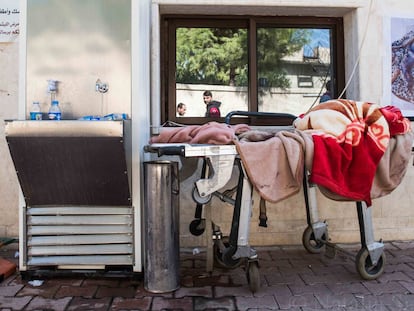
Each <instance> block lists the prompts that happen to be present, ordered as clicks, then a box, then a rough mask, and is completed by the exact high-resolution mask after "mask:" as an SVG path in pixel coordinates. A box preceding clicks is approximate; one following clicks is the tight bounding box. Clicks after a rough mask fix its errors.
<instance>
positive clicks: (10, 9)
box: [0, 0, 20, 43]
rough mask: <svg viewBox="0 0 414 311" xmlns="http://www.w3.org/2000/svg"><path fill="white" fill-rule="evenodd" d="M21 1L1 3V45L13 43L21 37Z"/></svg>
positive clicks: (3, 1) (8, 0) (5, 0)
mask: <svg viewBox="0 0 414 311" xmlns="http://www.w3.org/2000/svg"><path fill="white" fill-rule="evenodd" d="M19 15H20V11H19V1H17V0H1V1H0V43H2V42H12V41H14V40H15V39H16V37H17V36H18V35H19Z"/></svg>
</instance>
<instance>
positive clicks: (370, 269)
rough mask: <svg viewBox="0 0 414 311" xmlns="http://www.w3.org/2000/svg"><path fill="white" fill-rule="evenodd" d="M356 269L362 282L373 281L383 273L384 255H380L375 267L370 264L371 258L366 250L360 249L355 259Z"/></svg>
mask: <svg viewBox="0 0 414 311" xmlns="http://www.w3.org/2000/svg"><path fill="white" fill-rule="evenodd" d="M355 264H356V269H357V271H358V273H359V275H360V276H361V277H362V278H363V279H364V280H375V279H376V278H378V277H379V276H380V275H381V274H382V273H383V272H384V267H385V254H384V253H382V254H381V257H380V258H379V259H378V262H377V264H376V265H373V264H372V262H371V257H370V256H369V252H368V250H367V249H366V248H361V249H360V251H359V252H358V254H357V256H356V258H355Z"/></svg>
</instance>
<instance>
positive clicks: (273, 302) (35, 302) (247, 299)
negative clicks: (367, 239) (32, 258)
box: [0, 241, 414, 311]
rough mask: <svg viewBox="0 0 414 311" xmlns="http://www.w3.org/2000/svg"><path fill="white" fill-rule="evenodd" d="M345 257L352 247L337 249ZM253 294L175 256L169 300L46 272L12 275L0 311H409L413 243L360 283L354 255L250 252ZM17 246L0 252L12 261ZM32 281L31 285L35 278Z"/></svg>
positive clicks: (238, 280) (107, 281) (197, 262)
mask: <svg viewBox="0 0 414 311" xmlns="http://www.w3.org/2000/svg"><path fill="white" fill-rule="evenodd" d="M344 247H345V248H346V249H347V251H348V253H349V252H350V253H351V255H352V254H355V255H356V253H357V251H358V248H359V246H358V245H346V246H344ZM256 249H257V252H258V255H259V270H258V271H259V272H258V278H257V279H256V280H258V281H259V282H260V286H259V289H258V291H257V292H254V293H253V292H252V291H251V288H250V286H249V283H248V281H247V275H246V271H245V265H241V266H240V267H237V268H235V269H223V268H214V270H213V272H211V273H208V272H206V253H205V252H200V253H198V254H196V255H193V253H192V252H189V251H188V250H183V251H182V252H181V253H180V263H181V269H180V272H179V274H180V288H179V289H177V290H175V291H173V292H169V293H160V294H157V293H150V292H148V291H146V290H145V289H144V282H143V277H142V275H136V276H135V277H131V276H125V275H124V276H119V277H118V276H112V277H110V278H108V277H102V276H98V275H94V274H93V273H88V274H87V275H84V274H68V275H65V276H63V275H60V274H56V275H55V274H53V273H51V274H50V275H48V276H47V277H45V278H43V279H40V280H39V281H41V282H40V283H41V285H40V286H36V284H35V285H32V284H31V283H30V282H29V281H33V279H31V278H30V277H28V275H27V274H23V275H21V274H20V273H19V271H17V272H16V273H15V274H13V275H12V276H10V277H8V278H6V279H5V280H3V281H2V282H1V283H0V310H24V311H26V310H56V311H60V310H62V311H64V310H103V311H104V310H105V311H109V310H174V311H178V310H183V311H187V310H206V311H213V310H223V311H225V310H228V311H230V310H236V311H238V310H240V311H245V310H246V311H259V310H260V311H262V310H294V311H295V310H301V311H310V310H314V311H315V310H335V311H336V310H343V311H345V310H352V311H353V310H376V311H378V310H384V311H392V310H414V243H413V242H404V241H393V242H386V243H385V255H386V259H387V260H386V264H385V271H384V273H383V274H382V275H381V276H380V277H379V278H377V279H376V280H371V281H366V280H363V279H362V278H361V277H360V276H359V274H358V272H357V271H356V268H355V262H354V260H355V256H349V254H347V255H345V254H343V253H341V252H339V253H337V255H336V256H335V257H334V258H328V257H326V256H325V255H324V253H321V254H309V253H308V252H306V250H305V249H304V248H303V247H302V246H274V247H258V248H256ZM16 251H17V244H16V243H15V244H10V245H6V246H4V247H2V248H0V257H2V258H5V259H8V260H10V261H13V262H15V263H16V264H17V261H18V259H17V258H16V257H15V254H16ZM36 280H37V279H36Z"/></svg>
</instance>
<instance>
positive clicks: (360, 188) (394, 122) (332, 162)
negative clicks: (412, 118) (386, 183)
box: [295, 99, 411, 206]
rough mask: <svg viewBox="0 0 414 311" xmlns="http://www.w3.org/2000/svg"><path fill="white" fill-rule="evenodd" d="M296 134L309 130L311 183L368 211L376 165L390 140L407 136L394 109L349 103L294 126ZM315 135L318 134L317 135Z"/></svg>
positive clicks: (323, 108)
mask: <svg viewBox="0 0 414 311" xmlns="http://www.w3.org/2000/svg"><path fill="white" fill-rule="evenodd" d="M295 127H296V128H297V129H298V130H302V131H309V130H312V138H313V142H314V158H313V164H312V170H311V175H310V181H311V182H313V183H315V184H318V185H320V186H322V187H324V188H326V189H327V190H329V191H331V192H333V193H335V194H338V195H339V196H343V197H346V198H349V199H351V200H355V201H365V202H366V203H367V205H368V206H370V205H371V195H370V192H371V188H372V184H373V180H374V176H375V173H376V170H377V165H378V163H379V161H380V159H381V158H382V156H383V155H384V153H385V151H386V149H387V147H388V144H389V140H390V129H391V133H392V134H393V135H397V134H406V133H407V132H409V131H411V129H410V123H409V121H408V120H407V119H406V118H403V117H402V115H401V113H400V111H399V110H398V109H397V108H395V107H390V106H389V107H384V108H380V107H379V106H378V105H375V104H371V103H367V102H355V101H352V100H343V99H338V100H331V101H328V102H325V103H322V104H319V105H318V106H316V107H314V108H313V109H312V110H310V111H309V112H308V113H306V114H305V115H303V116H301V118H299V119H298V120H296V121H295ZM315 130H316V131H315Z"/></svg>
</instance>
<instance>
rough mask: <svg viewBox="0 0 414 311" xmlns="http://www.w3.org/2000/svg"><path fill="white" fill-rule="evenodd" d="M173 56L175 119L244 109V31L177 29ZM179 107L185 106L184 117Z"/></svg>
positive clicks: (213, 115)
mask: <svg viewBox="0 0 414 311" xmlns="http://www.w3.org/2000/svg"><path fill="white" fill-rule="evenodd" d="M175 54H176V56H175V63H176V64H175V80H176V104H177V116H181V117H182V116H184V117H204V116H207V115H206V113H208V114H209V115H208V116H210V117H215V116H220V115H219V113H220V114H221V116H225V115H226V113H228V112H230V111H232V110H246V109H247V107H248V105H247V103H248V96H247V92H248V89H247V86H248V57H247V55H248V45H247V30H246V29H238V28H189V27H178V28H176V51H175ZM205 92H206V93H205ZM203 95H207V96H203ZM180 104H184V105H185V106H186V112H185V114H184V115H183V114H182V112H179V111H178V110H179V106H178V105H180ZM180 106H182V105H180ZM207 107H208V109H207Z"/></svg>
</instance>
